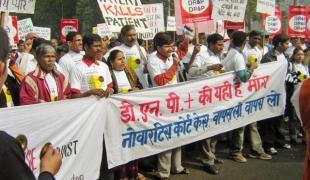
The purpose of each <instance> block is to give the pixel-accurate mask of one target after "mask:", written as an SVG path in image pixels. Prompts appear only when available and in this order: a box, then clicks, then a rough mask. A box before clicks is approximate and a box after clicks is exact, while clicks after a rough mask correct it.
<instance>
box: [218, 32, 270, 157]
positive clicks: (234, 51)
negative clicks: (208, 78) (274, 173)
mask: <svg viewBox="0 0 310 180" xmlns="http://www.w3.org/2000/svg"><path fill="white" fill-rule="evenodd" d="M246 38H247V34H246V33H244V32H242V31H236V32H234V33H233V34H232V39H231V40H232V47H231V48H230V50H229V51H228V54H227V56H226V57H225V59H224V60H223V65H224V69H225V71H234V72H236V75H237V77H238V79H239V80H240V81H241V82H246V81H247V80H249V79H250V78H251V75H252V73H253V71H254V69H256V68H257V62H256V61H253V62H246V60H245V59H244V55H243V50H244V47H245V45H246ZM247 67H248V68H247ZM249 127H250V138H251V146H252V152H251V155H252V157H255V158H260V159H271V156H270V155H268V154H266V153H265V152H264V149H263V147H262V143H261V138H260V135H259V133H258V130H257V127H256V124H255V125H254V123H253V124H250V125H249ZM244 130H245V127H241V128H239V129H236V130H233V135H232V143H231V156H232V159H233V160H234V161H236V162H247V159H246V158H245V157H244V156H243V155H242V149H243V142H244Z"/></svg>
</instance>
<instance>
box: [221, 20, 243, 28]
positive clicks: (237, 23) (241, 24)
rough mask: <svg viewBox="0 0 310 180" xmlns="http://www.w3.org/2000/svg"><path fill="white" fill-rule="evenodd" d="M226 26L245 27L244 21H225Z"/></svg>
mask: <svg viewBox="0 0 310 180" xmlns="http://www.w3.org/2000/svg"><path fill="white" fill-rule="evenodd" d="M224 28H225V29H243V28H244V22H231V21H224Z"/></svg>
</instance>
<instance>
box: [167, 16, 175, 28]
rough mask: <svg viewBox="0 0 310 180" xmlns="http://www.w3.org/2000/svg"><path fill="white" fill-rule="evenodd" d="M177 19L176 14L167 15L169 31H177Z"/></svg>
mask: <svg viewBox="0 0 310 180" xmlns="http://www.w3.org/2000/svg"><path fill="white" fill-rule="evenodd" d="M176 30H177V27H176V21H175V17H174V16H168V17H167V31H176Z"/></svg>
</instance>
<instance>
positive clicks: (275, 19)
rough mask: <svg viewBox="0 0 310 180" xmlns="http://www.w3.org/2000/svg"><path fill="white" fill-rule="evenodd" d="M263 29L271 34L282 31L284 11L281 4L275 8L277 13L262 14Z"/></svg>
mask: <svg viewBox="0 0 310 180" xmlns="http://www.w3.org/2000/svg"><path fill="white" fill-rule="evenodd" d="M262 19H263V29H264V30H265V31H267V32H268V33H269V34H270V35H275V34H280V33H282V23H281V22H282V13H281V9H280V7H279V6H277V7H276V9H275V15H267V14H262Z"/></svg>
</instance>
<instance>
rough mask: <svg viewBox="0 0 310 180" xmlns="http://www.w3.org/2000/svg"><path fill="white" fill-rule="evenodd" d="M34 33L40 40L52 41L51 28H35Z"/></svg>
mask: <svg viewBox="0 0 310 180" xmlns="http://www.w3.org/2000/svg"><path fill="white" fill-rule="evenodd" d="M33 32H34V33H36V34H37V35H38V36H39V37H40V38H43V39H46V40H51V28H47V27H37V26H34V27H33Z"/></svg>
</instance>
